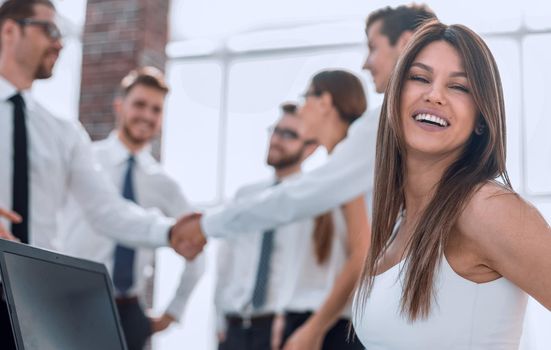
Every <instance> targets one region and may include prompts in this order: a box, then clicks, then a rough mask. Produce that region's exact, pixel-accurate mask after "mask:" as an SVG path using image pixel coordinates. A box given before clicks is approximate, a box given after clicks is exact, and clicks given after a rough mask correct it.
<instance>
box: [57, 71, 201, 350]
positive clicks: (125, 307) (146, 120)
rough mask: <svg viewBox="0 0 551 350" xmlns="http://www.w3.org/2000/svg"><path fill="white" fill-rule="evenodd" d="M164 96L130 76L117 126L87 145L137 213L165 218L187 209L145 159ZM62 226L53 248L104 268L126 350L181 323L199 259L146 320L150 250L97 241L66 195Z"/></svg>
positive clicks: (145, 74) (156, 74) (142, 77)
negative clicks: (154, 315) (168, 299)
mask: <svg viewBox="0 0 551 350" xmlns="http://www.w3.org/2000/svg"><path fill="white" fill-rule="evenodd" d="M167 92H168V87H167V85H166V83H165V81H164V76H163V74H162V73H161V71H159V70H158V69H156V68H153V67H144V68H141V69H138V70H134V71H132V72H130V73H129V74H128V75H127V76H126V77H124V78H123V79H122V81H121V86H120V93H119V96H118V97H117V98H116V99H115V103H114V110H115V114H116V116H117V121H118V127H117V129H116V130H114V131H113V132H112V133H111V135H110V136H109V137H108V138H107V139H105V140H102V141H98V142H94V143H93V147H92V148H93V151H94V154H95V156H96V159H97V160H98V161H99V162H100V163H101V165H102V167H103V169H104V170H105V171H106V172H107V173H108V174H109V177H110V179H111V181H112V182H113V183H114V184H115V186H116V187H117V188H119V189H120V192H121V193H122V194H123V195H124V190H125V189H126V190H127V191H128V190H130V192H131V195H132V197H133V198H127V199H131V200H133V201H135V202H136V203H138V204H139V205H140V206H142V207H144V208H156V209H158V210H160V211H161V212H162V213H163V214H164V215H166V216H168V217H179V216H181V215H184V214H189V213H191V212H192V208H191V206H190V205H189V203H188V201H187V199H186V198H185V196H184V194H183V193H182V191H181V189H180V187H179V186H178V184H177V183H176V182H175V181H174V180H173V179H172V178H170V177H169V176H168V174H166V172H165V171H164V170H163V169H162V167H161V166H160V164H159V163H158V162H157V161H156V160H155V159H154V158H153V156H152V155H151V142H152V141H153V139H154V138H155V137H157V136H158V135H159V133H160V131H161V127H162V120H163V106H164V101H165V96H166V93H167ZM61 228H62V229H61V231H62V233H64V235H62V239H61V242H60V245H61V246H62V249H61V250H62V251H63V252H64V253H67V254H70V255H74V256H77V257H81V258H86V259H90V260H95V261H98V262H101V263H104V264H105V265H106V266H107V268H108V270H109V272H110V274H111V276H112V277H114V280H113V282H114V286H115V301H116V303H117V307H118V309H119V316H120V319H121V325H122V328H123V330H124V333H125V336H126V344H127V345H128V349H129V350H141V349H143V347H144V344H145V342H146V340H147V339H148V338H149V336H150V335H151V334H152V333H153V332H158V331H161V330H163V329H165V328H167V327H168V326H169V325H170V324H171V323H172V322H173V321H175V320H179V319H180V317H181V315H182V313H183V310H184V306H185V304H186V301H187V300H188V298H189V295H190V294H191V292H192V290H193V288H194V286H195V284H196V283H197V281H198V279H199V278H200V276H201V274H202V271H203V266H202V264H203V261H202V257H199V258H198V259H197V260H195V261H193V262H189V263H187V264H186V268H185V270H184V272H183V274H182V276H181V279H180V286H179V287H178V289H177V292H176V294H175V296H174V298H173V300H172V302H171V303H170V304H169V306H168V308H167V310H166V312H165V313H164V314H163V315H162V316H161V317H159V318H154V319H151V320H150V319H148V318H147V317H146V316H145V313H144V311H143V306H142V305H144V302H145V300H144V297H145V292H146V282H147V279H148V277H149V276H150V275H151V270H152V264H153V261H154V259H155V251H154V250H153V249H147V248H140V249H131V248H129V247H125V246H119V245H117V242H116V241H115V240H113V239H111V238H107V237H105V236H101V235H98V234H97V233H95V232H94V230H93V229H92V228H91V227H90V225H89V224H88V223H87V222H86V220H85V219H84V215H83V213H82V211H81V210H80V208H79V205H78V203H77V202H76V201H75V200H74V198H72V197H71V198H70V200H69V201H68V202H67V205H66V206H65V211H64V217H63V220H62V224H61ZM127 250H130V254H131V256H130V257H129V261H128V262H126V260H124V255H122V256H121V253H122V254H125V252H126V251H127ZM121 257H122V259H121ZM125 262H126V263H125ZM117 273H118V274H117ZM125 276H128V278H129V282H128V284H127V285H124V281H122V282H123V283H120V282H121V277H122V279H124V277H125ZM121 284H122V285H121Z"/></svg>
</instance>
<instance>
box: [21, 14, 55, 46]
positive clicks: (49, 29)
mask: <svg viewBox="0 0 551 350" xmlns="http://www.w3.org/2000/svg"><path fill="white" fill-rule="evenodd" d="M16 22H17V23H19V25H21V26H38V27H41V28H42V30H43V31H44V33H45V34H46V35H47V36H48V38H50V40H52V41H57V40H61V38H62V34H61V31H60V30H59V28H58V27H57V25H56V24H55V23H53V22H49V21H44V20H39V19H33V18H23V19H18V20H16Z"/></svg>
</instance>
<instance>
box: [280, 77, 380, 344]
mask: <svg viewBox="0 0 551 350" xmlns="http://www.w3.org/2000/svg"><path fill="white" fill-rule="evenodd" d="M304 98H305V101H304V104H303V105H302V106H301V108H300V110H299V111H298V114H299V117H300V118H301V119H302V121H303V124H304V127H305V129H306V130H307V133H308V134H309V138H312V139H315V140H317V141H318V143H319V144H321V145H323V146H325V148H326V149H327V151H328V153H329V156H331V152H332V151H333V149H334V148H335V146H337V144H338V143H339V142H341V141H342V140H343V139H344V138H345V137H346V135H347V132H348V128H349V126H350V125H351V124H352V123H353V122H354V121H355V120H356V119H357V118H359V117H360V116H361V115H362V114H363V113H364V112H365V110H366V107H367V102H366V97H365V93H364V89H363V86H362V83H361V82H360V80H359V79H358V78H357V77H356V76H355V75H353V74H352V73H349V72H346V71H343V70H326V71H322V72H320V73H318V74H316V75H315V76H314V77H313V78H312V81H311V83H310V86H309V88H308V90H307V92H306V94H305V95H304ZM295 236H297V237H293V238H291V239H293V240H294V241H293V242H294V245H295V247H294V249H295V252H296V254H293V255H292V256H293V260H292V261H290V262H288V266H290V269H292V271H289V273H288V277H289V278H288V280H287V281H286V287H285V288H284V290H283V293H284V294H283V295H281V296H280V299H281V307H282V309H284V310H285V311H286V314H285V327H284V331H283V330H282V328H280V329H279V330H278V329H274V332H273V337H274V342H273V348H274V349H279V348H280V345H283V349H285V350H304V349H308V350H319V349H325V350H329V349H339V350H346V349H352V350H355V349H363V346H362V345H361V344H360V343H359V341H358V340H357V339H356V340H355V341H352V342H349V341H347V338H348V324H349V320H350V317H351V310H350V300H351V295H352V291H353V290H354V287H355V285H356V282H357V280H358V278H359V276H360V273H361V269H362V263H363V261H364V259H365V254H366V252H367V249H368V246H369V239H370V237H369V225H368V219H367V209H366V206H365V202H364V197H363V196H360V197H357V198H355V199H352V200H351V201H349V202H348V203H346V204H344V205H343V206H342V207H341V208H338V209H336V210H334V211H333V212H330V213H327V214H325V215H322V216H319V217H317V218H316V220H315V228H314V230H313V232H312V234H311V235H295ZM275 325H276V326H275V328H277V325H278V322H276V323H275ZM282 331H283V340H280V339H281V332H282Z"/></svg>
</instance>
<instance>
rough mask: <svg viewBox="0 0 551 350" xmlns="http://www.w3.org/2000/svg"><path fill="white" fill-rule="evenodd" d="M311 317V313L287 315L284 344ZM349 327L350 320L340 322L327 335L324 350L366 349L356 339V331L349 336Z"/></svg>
mask: <svg viewBox="0 0 551 350" xmlns="http://www.w3.org/2000/svg"><path fill="white" fill-rule="evenodd" d="M311 315H312V313H311V312H304V313H294V312H289V313H287V314H286V315H285V331H284V332H283V342H282V344H285V342H286V341H287V339H289V337H290V336H291V334H293V332H294V331H296V330H297V328H299V327H300V326H302V325H303V324H304V322H306V320H308V318H309V317H310V316H311ZM349 327H351V325H350V321H349V320H346V319H340V320H338V321H337V323H335V325H334V326H333V328H331V329H330V330H329V331H328V332H327V334H326V335H325V338H324V339H323V346H322V350H363V349H364V347H363V345H362V343H360V341H359V340H358V338H357V337H356V333H355V332H354V330H352V331H351V334H350V336H349V335H348V333H349V332H348V330H349ZM305 350H306V349H305Z"/></svg>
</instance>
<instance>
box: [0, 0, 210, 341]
mask: <svg viewBox="0 0 551 350" xmlns="http://www.w3.org/2000/svg"><path fill="white" fill-rule="evenodd" d="M55 15H56V12H55V8H54V6H53V4H52V3H51V1H49V0H7V1H5V2H4V3H3V4H2V5H1V6H0V208H1V211H0V215H1V216H2V217H0V238H4V239H17V240H20V241H21V242H23V243H29V244H32V245H36V246H38V247H42V248H48V249H54V250H57V249H58V248H59V247H58V243H59V242H58V238H59V237H58V222H57V220H58V216H59V215H58V214H59V213H60V210H61V208H62V207H63V205H64V203H65V200H66V198H67V196H68V194H72V195H73V196H74V198H75V199H76V200H77V202H78V204H79V205H80V207H81V208H82V210H83V212H84V214H85V217H86V219H87V220H88V222H89V223H90V224H91V225H92V227H93V228H94V230H95V231H96V232H97V233H99V234H102V235H106V236H109V237H112V238H114V239H116V240H117V241H119V242H121V243H124V244H127V245H129V246H146V247H159V246H165V245H168V244H169V239H175V238H177V237H178V236H180V235H181V233H182V231H181V225H182V223H184V222H185V220H186V219H183V220H180V221H178V222H177V223H176V224H174V219H168V218H166V217H163V216H160V215H159V214H158V213H156V212H148V211H145V210H144V209H142V208H140V207H138V206H137V205H135V204H133V203H131V202H130V201H126V200H124V199H123V198H122V196H121V195H120V194H119V193H118V191H117V189H116V188H115V187H114V186H113V184H112V183H111V182H110V180H109V178H108V177H107V176H106V174H105V173H103V171H102V170H101V166H99V164H98V163H97V162H96V161H95V159H94V156H93V153H92V149H91V145H90V140H89V138H88V137H87V135H86V133H85V132H84V130H83V128H82V127H81V126H80V125H79V124H78V123H76V122H72V121H67V120H62V119H59V118H56V117H54V116H52V115H51V114H50V113H49V112H48V111H47V110H45V109H44V108H43V107H42V106H40V105H39V104H38V103H37V102H36V101H35V100H34V99H33V98H32V95H31V94H30V93H29V89H30V88H31V86H32V84H33V82H34V80H36V79H46V78H49V77H50V76H51V75H52V70H53V67H54V64H55V63H56V61H57V58H58V56H59V53H60V51H61V49H62V47H63V46H62V43H61V41H60V35H59V31H58V30H57V29H56V27H55V24H54V23H55V21H54V18H55ZM10 221H11V222H10ZM10 225H11V227H10ZM174 242H175V241H174ZM203 244H204V240H198V241H194V242H190V241H184V243H183V244H181V245H180V246H178V247H177V246H176V245H172V246H173V247H174V248H177V251H178V252H180V253H185V255H186V256H187V257H189V258H193V257H195V256H196V254H198V253H199V251H200V250H201V249H202V246H203ZM191 248H193V249H191ZM0 299H2V300H0V334H1V335H2V336H1V337H0V348H1V349H3V350H11V349H15V345H14V341H13V337H12V336H11V326H10V321H9V317H8V313H7V306H6V304H5V301H4V300H3V297H2V296H0Z"/></svg>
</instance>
